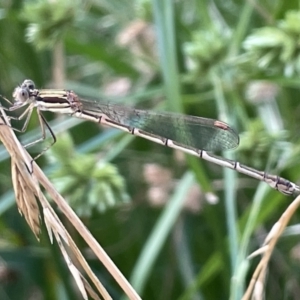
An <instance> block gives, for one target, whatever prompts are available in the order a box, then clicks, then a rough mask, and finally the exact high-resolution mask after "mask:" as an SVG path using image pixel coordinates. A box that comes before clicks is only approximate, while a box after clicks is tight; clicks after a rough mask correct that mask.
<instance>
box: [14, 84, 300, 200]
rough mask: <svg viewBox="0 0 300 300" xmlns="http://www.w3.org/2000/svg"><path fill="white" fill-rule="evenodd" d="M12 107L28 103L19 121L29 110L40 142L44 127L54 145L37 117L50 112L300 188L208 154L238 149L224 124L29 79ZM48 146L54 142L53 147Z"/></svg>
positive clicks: (293, 190) (281, 187) (282, 187)
mask: <svg viewBox="0 0 300 300" xmlns="http://www.w3.org/2000/svg"><path fill="white" fill-rule="evenodd" d="M13 97H14V100H15V102H14V104H13V106H12V107H11V108H10V110H16V109H18V108H20V107H23V106H26V105H28V107H27V108H26V110H25V111H24V112H23V113H22V114H21V116H20V117H18V119H23V118H25V123H24V127H23V130H25V129H26V127H27V124H28V122H29V119H30V116H31V114H32V111H33V109H34V108H35V107H36V108H37V113H38V117H39V120H40V124H41V127H42V133H43V136H42V138H41V139H39V140H37V141H35V142H34V143H36V142H38V141H40V140H42V139H44V138H45V125H46V126H47V127H48V129H49V131H50V133H51V134H52V136H53V140H54V142H55V141H56V138H55V135H54V133H53V132H52V130H51V128H50V126H49V125H48V123H47V122H46V120H45V118H44V117H43V115H42V111H51V112H56V113H62V114H70V115H71V116H74V117H77V118H81V119H85V120H88V121H93V122H96V123H99V124H104V125H108V126H111V127H115V128H118V129H121V130H123V131H125V132H127V133H130V134H133V135H136V136H140V137H143V138H145V139H148V140H150V141H153V142H155V143H158V144H161V145H164V146H167V147H170V148H173V149H178V150H181V151H183V152H185V153H188V154H191V155H194V156H197V157H199V158H202V159H204V160H207V161H210V162H212V163H215V164H217V165H220V166H223V167H227V168H230V169H233V170H236V171H238V172H240V173H243V174H246V175H248V176H250V177H253V178H256V179H258V180H261V181H265V182H266V183H268V184H269V185H270V186H271V187H272V188H274V189H276V190H278V191H280V192H282V193H283V194H285V195H298V194H300V187H299V186H298V185H296V184H295V183H293V182H290V181H288V180H287V179H284V178H282V177H279V176H276V175H271V174H268V173H266V172H263V171H258V170H256V169H253V168H250V167H248V166H245V165H242V164H240V163H239V162H236V161H232V160H228V159H225V158H222V157H219V156H216V155H213V154H211V153H210V152H211V151H218V150H227V149H232V148H235V147H237V146H238V144H239V136H238V134H237V133H236V132H235V131H234V130H233V129H232V128H230V127H229V125H227V124H226V123H224V122H221V121H218V120H213V119H207V118H201V117H195V116H186V115H180V114H174V113H167V112H155V111H147V110H139V109H134V108H129V107H126V106H123V105H119V104H113V103H110V102H107V103H100V102H96V101H89V100H85V99H81V98H79V96H77V95H76V94H75V93H74V92H73V91H68V90H52V89H50V90H38V89H36V88H35V85H34V82H33V81H32V80H25V81H24V82H23V83H22V85H21V86H19V87H17V88H16V89H15V91H14V94H13ZM54 142H53V143H54Z"/></svg>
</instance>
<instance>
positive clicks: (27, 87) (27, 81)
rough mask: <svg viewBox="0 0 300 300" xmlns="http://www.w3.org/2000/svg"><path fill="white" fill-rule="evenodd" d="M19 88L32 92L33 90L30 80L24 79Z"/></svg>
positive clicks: (33, 85) (33, 86) (32, 83)
mask: <svg viewBox="0 0 300 300" xmlns="http://www.w3.org/2000/svg"><path fill="white" fill-rule="evenodd" d="M21 88H26V89H29V90H34V89H35V84H34V82H33V81H32V80H31V79H26V80H24V82H23V83H22V85H21Z"/></svg>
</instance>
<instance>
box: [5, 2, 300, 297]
mask: <svg viewBox="0 0 300 300" xmlns="http://www.w3.org/2000/svg"><path fill="white" fill-rule="evenodd" d="M0 70H1V73H0V74H1V76H0V93H1V94H2V95H4V96H5V97H7V98H8V99H11V100H12V97H11V95H12V92H13V89H14V87H15V86H16V85H17V84H20V83H22V81H23V80H24V79H26V78H30V79H32V80H34V81H35V83H36V85H37V87H38V88H66V89H72V90H74V91H75V92H76V93H77V94H79V95H80V96H82V97H85V98H88V99H99V100H101V99H112V100H114V101H117V102H122V103H124V104H126V105H129V106H137V107H140V108H144V109H153V110H166V111H174V112H180V113H185V114H193V115H197V116H203V117H208V118H216V119H220V120H222V121H225V122H227V123H229V124H230V125H231V126H232V127H233V128H235V129H236V131H237V132H239V133H240V137H241V142H240V146H239V147H238V149H236V150H234V151H231V152H226V153H222V154H221V155H223V156H225V157H227V158H231V159H236V160H239V161H240V162H241V163H242V164H245V165H249V166H251V167H254V168H258V169H260V170H267V171H270V172H271V173H272V174H278V175H279V174H280V175H281V176H284V177H285V178H288V179H289V180H291V181H293V182H297V181H298V180H299V178H300V168H299V167H300V161H299V158H298V157H299V155H300V153H299V151H300V140H299V137H300V102H299V92H300V91H299V90H300V78H299V75H300V10H299V1H295V0H290V1H280V0H275V1H269V0H263V1H259V2H258V1H256V2H255V1H241V0H236V1H220V0H217V1H211V0H202V1H200V0H194V1H193V0H189V1H171V0H153V1H147V0H141V1H138V0H135V1H129V0H126V1H116V0H110V1H108V0H102V1H100V0H99V1H97V0H94V1H93V0H91V1H79V0H73V1H70V0H65V1H45V0H40V1H17V0H15V1H9V0H2V1H1V4H0ZM2 103H3V105H7V103H6V102H5V101H2ZM14 113H19V112H14ZM45 116H46V118H47V120H49V122H50V124H51V126H52V128H53V131H54V132H55V134H56V136H57V139H58V142H57V144H55V146H54V147H52V148H51V150H49V151H48V152H47V153H46V154H45V155H44V156H42V157H41V158H40V159H39V160H38V164H39V165H40V166H41V167H42V168H43V170H44V171H45V173H46V174H47V175H48V176H49V177H50V178H51V180H52V182H53V183H54V184H55V185H56V187H57V189H58V190H59V191H60V192H61V194H62V195H63V196H64V197H65V198H66V200H68V201H69V203H70V205H71V206H72V207H73V209H74V210H75V211H76V212H77V213H78V214H79V215H80V217H81V219H82V220H83V222H84V223H85V225H86V226H87V227H88V228H89V230H90V231H91V232H92V234H93V235H94V236H95V238H96V239H97V241H98V242H99V243H100V244H101V245H102V246H103V247H104V249H105V250H106V251H107V253H108V254H109V256H110V257H111V258H112V259H113V261H114V262H115V264H116V265H117V266H118V268H119V269H120V270H121V272H122V273H123V274H124V275H125V277H126V278H128V279H129V280H130V282H131V283H132V284H133V286H134V287H135V288H136V290H137V292H138V293H139V294H140V295H141V297H142V298H143V299H182V300H183V299H195V300H198V299H199V300H200V299H229V298H230V299H240V298H241V296H242V294H243V292H244V291H245V288H246V286H247V284H248V282H249V280H250V278H251V274H252V272H253V271H254V269H255V266H256V265H257V262H258V259H254V260H251V261H247V260H246V257H247V255H248V254H249V253H251V252H252V251H254V250H255V249H257V248H258V247H259V246H260V245H261V244H262V242H263V240H264V238H265V236H266V234H267V233H268V232H269V231H270V229H271V228H272V226H273V224H274V223H275V222H276V221H277V219H278V218H279V217H280V215H281V214H282V213H283V211H284V210H285V208H286V207H287V206H288V204H289V203H290V202H291V201H292V200H293V198H292V197H288V196H284V195H282V194H280V193H279V192H277V191H275V190H272V189H271V188H270V187H269V186H268V185H267V184H265V183H260V182H258V181H256V180H254V179H251V178H247V177H245V176H241V175H239V174H236V173H235V172H233V171H231V170H224V169H223V168H221V167H218V166H215V165H213V164H209V163H206V162H203V161H200V159H197V158H195V157H188V156H185V155H183V154H182V153H179V152H176V151H173V150H171V149H168V148H165V147H162V146H159V145H156V144H154V143H151V142H150V141H146V140H143V139H140V138H134V137H133V136H129V135H126V134H125V133H123V132H119V131H117V130H115V129H110V128H102V127H100V126H97V125H96V124H92V123H88V122H82V121H80V120H76V119H72V118H71V117H68V116H56V115H53V114H51V113H49V114H48V113H47V114H45ZM14 126H16V127H18V128H22V122H14ZM40 134H41V133H40V129H39V123H38V118H37V116H36V114H33V116H32V118H31V121H30V123H29V127H28V130H27V131H26V133H24V134H18V136H19V137H20V139H21V141H22V143H23V144H26V143H28V142H29V141H32V140H34V139H37V138H38V137H40ZM50 143H51V138H49V139H47V140H46V141H44V142H43V143H40V144H39V145H37V146H35V147H32V148H30V149H29V151H30V153H31V154H32V155H33V156H34V155H36V154H37V153H39V151H41V150H42V149H43V148H45V147H46V146H47V145H49V144H50ZM0 170H1V172H0V299H3V300H7V299H18V300H19V299H81V297H80V295H79V293H78V291H77V287H76V286H75V284H74V282H73V279H72V276H71V275H70V274H69V271H68V270H67V267H66V265H65V262H64V260H63V259H62V255H61V254H60V252H59V250H58V248H57V246H56V245H50V243H49V240H48V237H47V233H46V231H45V229H43V232H42V234H41V242H40V243H39V242H37V241H36V239H35V237H34V235H33V234H32V232H31V231H30V229H29V227H28V226H27V224H26V222H25V220H24V218H22V217H21V216H20V215H19V213H18V210H17V207H16V204H15V198H14V193H13V190H12V183H11V172H10V159H9V157H8V154H7V152H6V151H5V149H4V148H3V147H2V146H1V145H0ZM57 213H58V214H59V216H61V218H62V221H63V222H64V224H66V227H67V228H68V230H69V232H70V234H71V235H72V237H73V238H74V240H75V242H76V243H77V244H78V246H79V247H80V249H81V250H82V251H83V253H84V255H85V257H86V258H87V260H88V262H89V264H90V265H91V267H92V269H93V271H94V272H95V274H96V275H97V276H98V278H99V279H100V280H101V282H102V283H103V284H104V286H105V287H106V288H107V289H108V291H109V292H110V294H111V295H112V297H113V299H122V297H123V294H122V291H121V289H120V288H119V287H118V286H117V285H116V283H115V282H114V280H113V279H112V278H111V276H110V275H109V274H108V272H107V271H106V270H105V268H104V267H103V266H102V265H101V263H99V262H98V261H97V260H96V258H95V257H94V256H93V254H92V253H91V252H90V251H89V249H87V247H86V245H85V243H84V242H83V241H82V238H81V237H79V235H78V234H77V232H76V231H75V230H74V229H73V228H72V227H71V226H70V225H69V223H68V221H67V220H66V219H65V218H64V216H63V215H62V214H61V213H60V211H59V210H57ZM299 217H300V216H299V215H295V216H294V217H293V224H294V226H291V227H290V228H289V229H290V230H289V231H288V232H287V233H286V234H285V236H284V237H283V238H282V239H281V240H280V241H279V243H278V245H277V247H276V250H275V252H274V253H273V256H272V259H271V261H270V265H269V273H268V277H267V279H266V286H265V293H266V299H298V298H299V293H300V292H299V291H300V283H299V282H300V244H299V237H298V235H299V228H298V227H297V226H296V225H295V224H297V223H298V222H299ZM291 225H292V224H291Z"/></svg>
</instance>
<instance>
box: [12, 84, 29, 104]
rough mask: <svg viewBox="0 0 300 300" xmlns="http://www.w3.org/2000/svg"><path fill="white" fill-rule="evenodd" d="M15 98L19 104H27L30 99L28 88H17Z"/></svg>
mask: <svg viewBox="0 0 300 300" xmlns="http://www.w3.org/2000/svg"><path fill="white" fill-rule="evenodd" d="M13 97H14V98H15V100H16V101H17V102H25V101H27V100H28V98H29V90H28V89H27V88H24V87H23V88H22V87H19V88H16V89H15V92H14V94H13Z"/></svg>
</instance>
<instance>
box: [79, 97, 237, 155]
mask: <svg viewBox="0 0 300 300" xmlns="http://www.w3.org/2000/svg"><path fill="white" fill-rule="evenodd" d="M80 102H81V103H82V108H83V110H84V111H88V112H90V113H93V114H95V115H97V114H105V115H106V116H107V117H108V118H110V119H111V120H113V121H114V122H117V123H119V124H122V125H126V126H129V127H134V128H138V129H140V130H143V131H145V132H148V133H150V134H154V135H157V136H160V137H164V138H168V139H170V140H173V141H175V142H177V143H178V144H181V145H183V146H188V147H191V148H196V149H201V150H205V151H219V150H227V149H232V148H235V147H237V146H238V144H239V136H238V134H237V133H236V132H235V131H234V130H233V129H232V128H230V127H229V125H227V124H226V123H223V122H221V121H218V120H214V119H207V118H202V117H195V116H187V115H180V114H175V113H167V112H157V111H147V110H139V109H133V108H130V107H126V106H122V105H119V104H113V103H99V102H96V101H95V102H94V101H88V100H83V99H80Z"/></svg>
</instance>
